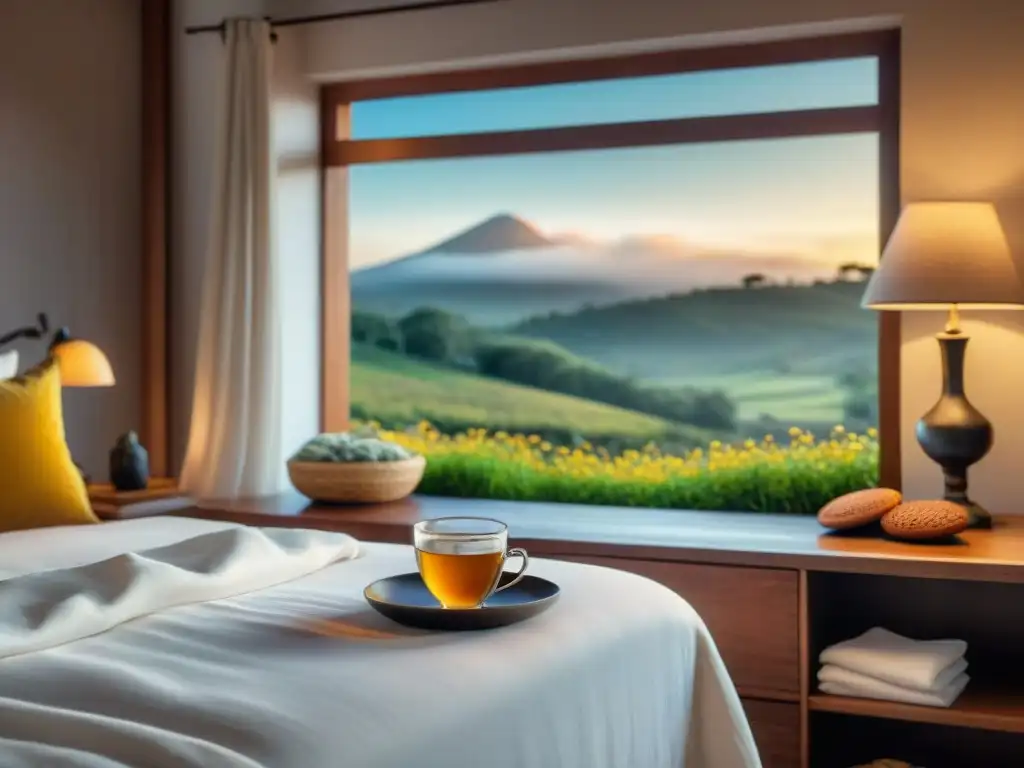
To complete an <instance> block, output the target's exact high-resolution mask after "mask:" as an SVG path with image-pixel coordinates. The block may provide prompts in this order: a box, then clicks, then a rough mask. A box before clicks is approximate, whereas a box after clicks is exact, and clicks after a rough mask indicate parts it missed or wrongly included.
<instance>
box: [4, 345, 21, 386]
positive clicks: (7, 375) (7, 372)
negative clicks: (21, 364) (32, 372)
mask: <svg viewBox="0 0 1024 768" xmlns="http://www.w3.org/2000/svg"><path fill="white" fill-rule="evenodd" d="M17 375H18V350H16V349H15V350H11V351H10V352H0V381H3V380H4V379H13V378H14V377H15V376H17Z"/></svg>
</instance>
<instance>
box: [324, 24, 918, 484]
mask: <svg viewBox="0 0 1024 768" xmlns="http://www.w3.org/2000/svg"><path fill="white" fill-rule="evenodd" d="M861 56H865V57H866V56H872V57H877V59H878V62H879V66H878V104H876V105H871V106H859V107H837V108H829V109H804V110H793V111H786V112H767V113H758V114H742V115H724V116H712V117H690V118H673V119H667V120H649V121H640V122H630V123H611V124H592V125H578V126H568V127H564V126H559V127H550V128H534V129H526V130H515V131H491V132H483V133H471V134H458V135H442V136H418V137H402V138H387V139H364V140H354V139H351V138H349V136H350V124H351V122H350V115H351V105H352V103H353V102H356V101H363V100H368V99H380V98H392V97H397V96H413V95H424V94H436V93H452V92H457V91H476V90H495V89H500V88H521V87H527V86H538V85H551V84H556V83H574V82H584V81H595V80H609V79H621V78H628V77H642V76H646V75H664V74H678V73H684V72H700V71H707V70H724V69H735V68H741V67H755V66H770V65H777V64H792V63H799V62H811V61H827V60H830V59H842V58H855V57H861ZM320 104H321V128H322V133H321V158H322V160H321V162H322V171H323V207H322V215H323V222H322V223H323V233H322V234H323V243H322V244H323V252H322V306H323V311H322V318H321V321H322V329H321V330H322V332H321V343H322V360H323V372H322V382H321V406H322V408H321V422H322V427H323V429H324V430H325V431H340V430H344V429H346V428H347V427H348V423H349V392H350V390H349V381H348V377H349V367H350V354H351V346H350V339H349V333H350V326H349V323H350V304H351V302H350V300H349V290H350V286H349V270H348V221H347V210H348V170H347V169H348V167H349V166H350V165H355V164H361V163H384V162H393V161H401V160H412V159H424V158H451V157H470V156H487V155H505V154H520V153H536V152H556V151H564V150H570V149H573V150H577V149H607V148H614V147H633V146H655V145H665V144H686V143H695V142H711V141H732V140H739V139H769V138H783V137H794V136H826V135H835V134H844V133H862V132H877V133H878V135H879V210H880V221H879V234H880V243H879V250H880V251H881V249H882V246H884V244H885V242H886V240H888V238H889V235H890V233H891V232H892V230H893V228H894V227H895V225H896V220H897V218H898V217H899V212H900V179H899V156H900V153H899V133H900V130H899V113H900V33H899V30H896V29H893V30H884V31H877V32H863V33H856V34H847V35H835V36H829V37H815V38H806V39H796V40H786V41H775V42H770V43H755V44H745V45H732V46H723V47H716V48H693V49H683V50H676V51H665V52H658V53H648V54H640V55H634V56H627V57H607V58H597V59H587V60H573V61H561V62H551V63H542V64H527V65H520V66H514V67H502V68H485V69H472V70H462V71H454V72H444V73H433V74H424V75H413V76H407V77H390V78H377V79H370V80H359V81H354V82H346V83H333V84H325V85H323V86H322V87H321V93H320ZM340 297H344V300H339V298H340ZM878 378H879V382H878V397H879V409H878V410H879V426H878V429H879V446H880V458H879V482H880V484H881V485H883V486H886V487H889V488H896V489H899V488H900V485H901V474H900V423H899V398H900V317H899V313H896V312H883V313H880V314H879V343H878Z"/></svg>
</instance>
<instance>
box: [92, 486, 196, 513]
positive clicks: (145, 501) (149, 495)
mask: <svg viewBox="0 0 1024 768" xmlns="http://www.w3.org/2000/svg"><path fill="white" fill-rule="evenodd" d="M87 488H88V491H89V501H90V502H91V503H92V510H93V512H95V513H96V516H97V517H99V518H100V519H102V520H122V519H126V518H131V517H149V516H151V515H163V514H168V513H171V512H176V511H178V510H180V509H184V508H186V507H189V506H191V505H192V500H191V499H190V498H189V497H187V496H186V495H184V494H183V493H181V492H180V491H179V490H178V481H177V480H176V479H175V478H172V477H154V478H150V481H149V486H148V487H147V488H144V489H143V490H141V491H118V490H117V489H115V488H114V487H113V486H112V485H110V484H109V483H90V484H89V485H88V486H87Z"/></svg>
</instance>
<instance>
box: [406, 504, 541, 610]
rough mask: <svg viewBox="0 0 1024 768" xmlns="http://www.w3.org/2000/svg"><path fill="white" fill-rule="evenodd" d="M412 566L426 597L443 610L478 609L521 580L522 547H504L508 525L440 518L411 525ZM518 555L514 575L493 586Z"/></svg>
mask: <svg viewBox="0 0 1024 768" xmlns="http://www.w3.org/2000/svg"><path fill="white" fill-rule="evenodd" d="M413 543H414V544H415V546H416V563H417V565H418V566H419V570H420V576H421V577H422V579H423V583H424V584H426V586H427V589H429V590H430V593H431V594H432V595H433V596H434V597H436V598H437V601H438V602H439V603H441V606H442V607H443V608H479V607H480V606H481V605H483V603H484V601H485V600H486V599H487V598H488V597H490V596H491V595H493V594H494V593H495V592H500V591H501V590H503V589H508V588H509V587H511V586H512V585H513V584H515V583H516V582H518V581H519V580H520V579H522V578H523V575H524V574H525V573H526V567H527V565H529V562H530V561H529V558H528V556H527V554H526V550H525V549H519V548H515V549H508V526H506V525H505V524H504V523H502V522H500V521H498V520H489V519H487V518H480V517H439V518H436V519H434V520H423V521H421V522H418V523H416V525H415V526H413ZM510 557H520V558H522V560H523V565H522V567H521V568H520V569H519V571H518V572H517V573H516V575H515V577H514V578H513V579H512V580H511V581H510V582H508V583H507V584H503V585H502V586H500V587H499V586H498V582H499V581H500V579H501V574H502V571H503V570H504V567H505V561H506V560H507V559H508V558H510Z"/></svg>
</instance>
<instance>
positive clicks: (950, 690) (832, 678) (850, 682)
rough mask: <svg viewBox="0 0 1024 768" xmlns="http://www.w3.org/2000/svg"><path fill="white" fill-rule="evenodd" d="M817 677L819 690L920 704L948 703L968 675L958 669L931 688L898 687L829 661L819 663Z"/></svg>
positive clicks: (961, 689) (965, 681) (927, 705)
mask: <svg viewBox="0 0 1024 768" xmlns="http://www.w3.org/2000/svg"><path fill="white" fill-rule="evenodd" d="M818 679H819V680H821V681H822V682H821V684H820V685H819V686H818V687H819V688H820V689H821V690H822V691H824V692H825V693H831V694H834V695H836V696H855V697H856V698H859V699H881V700H883V701H899V702H903V703H904V704H919V705H921V706H924V707H948V706H950V705H951V704H952V703H953V702H954V701H956V698H957V696H959V695H960V694H961V693H962V692H963V690H964V687H965V686H966V685H967V682H968V680H970V677H968V676H967V675H966V674H965V673H963V672H961V673H960V674H959V675H958V676H957V677H955V678H954V679H953V681H952V682H950V683H949V684H948V685H947V686H946V687H945V688H943V689H942V690H939V691H932V692H925V691H915V690H912V689H910V688H902V687H900V686H898V685H892V684H891V683H886V682H883V681H882V680H873V679H871V678H869V677H864V676H863V675H858V674H857V673H856V672H850V671H848V670H845V669H842V668H840V667H834V666H831V665H829V666H825V667H822V669H821V671H820V672H819V673H818Z"/></svg>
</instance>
